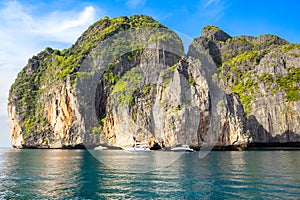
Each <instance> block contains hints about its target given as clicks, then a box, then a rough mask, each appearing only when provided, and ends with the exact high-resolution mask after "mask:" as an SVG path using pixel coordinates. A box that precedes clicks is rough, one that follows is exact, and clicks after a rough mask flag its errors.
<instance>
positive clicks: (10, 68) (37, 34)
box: [0, 1, 103, 128]
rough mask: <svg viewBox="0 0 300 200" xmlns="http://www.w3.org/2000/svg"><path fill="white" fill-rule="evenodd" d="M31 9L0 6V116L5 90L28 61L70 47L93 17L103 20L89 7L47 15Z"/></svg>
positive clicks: (17, 4)
mask: <svg viewBox="0 0 300 200" xmlns="http://www.w3.org/2000/svg"><path fill="white" fill-rule="evenodd" d="M31 9H35V10H31ZM31 9H30V8H28V6H25V5H23V4H21V3H20V2H18V1H7V2H5V3H1V4H0V41H1V45H0V116H7V111H6V105H7V98H8V91H9V87H10V85H11V84H12V83H13V81H14V79H15V78H16V76H17V73H18V72H19V71H20V70H21V68H22V67H23V66H25V64H26V63H27V60H28V58H30V57H32V55H34V54H36V53H38V52H39V51H41V50H43V49H44V48H45V47H46V46H52V44H57V45H58V46H60V47H61V46H64V48H66V47H68V46H70V45H71V44H72V43H74V42H75V41H76V39H77V38H78V37H79V36H80V35H81V33H82V32H83V31H84V30H86V28H87V27H88V26H89V25H91V24H92V23H93V22H94V21H95V18H96V14H98V16H99V15H100V16H101V15H102V16H103V14H102V13H96V9H95V8H94V7H92V6H86V7H83V8H82V9H81V10H79V11H78V10H69V11H52V12H50V13H49V12H43V11H39V7H38V6H36V7H31ZM100 12H101V11H100ZM33 13H35V14H33ZM37 13H38V14H37ZM52 47H53V46H52ZM54 48H57V47H55V46H54ZM2 123H3V122H2V121H0V127H2V128H3V126H5V125H3V124H2Z"/></svg>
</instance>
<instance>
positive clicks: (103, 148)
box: [94, 146, 107, 150]
mask: <svg viewBox="0 0 300 200" xmlns="http://www.w3.org/2000/svg"><path fill="white" fill-rule="evenodd" d="M94 150H107V147H103V146H98V147H96V148H94Z"/></svg>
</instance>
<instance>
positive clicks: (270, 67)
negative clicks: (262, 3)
mask: <svg viewBox="0 0 300 200" xmlns="http://www.w3.org/2000/svg"><path fill="white" fill-rule="evenodd" d="M299 110H300V45H299V44H292V43H289V42H287V41H286V40H284V39H282V38H279V37H277V36H275V35H270V34H265V35H261V36H259V37H251V36H238V37H231V36H230V35H228V34H227V33H225V32H224V31H222V30H221V29H220V28H218V27H215V26H206V27H204V28H203V30H202V33H201V35H200V37H199V38H195V39H194V40H193V42H192V43H191V44H190V46H189V49H188V52H186V53H185V52H184V45H183V42H182V41H181V39H180V37H178V36H177V34H176V33H175V32H174V31H172V30H170V29H168V28H167V27H165V26H164V25H162V24H160V23H159V22H157V21H155V20H154V19H152V18H151V17H148V16H143V15H134V16H131V17H119V18H108V17H104V18H102V19H101V20H99V21H98V22H96V23H95V24H93V25H92V26H90V27H89V28H88V30H86V31H85V32H84V33H83V34H82V36H81V37H80V38H79V39H78V40H77V41H76V43H75V44H74V45H72V46H71V47H70V48H69V49H65V50H62V51H60V50H54V49H51V48H46V49H45V50H44V51H42V52H40V53H39V54H38V55H36V56H33V57H32V58H30V59H29V61H28V64H27V65H26V66H25V67H24V68H23V69H22V70H21V72H19V74H18V77H17V79H16V80H15V82H14V84H13V85H12V86H11V89H10V94H9V101H8V113H9V118H10V127H11V133H10V135H11V144H12V146H13V147H15V148H93V147H96V146H99V145H107V146H113V147H128V146H132V145H133V144H134V143H135V142H146V143H147V144H149V147H157V148H160V147H171V146H175V145H177V144H188V145H190V146H192V147H194V148H199V147H200V146H202V145H205V144H211V145H214V146H215V147H216V148H219V149H223V148H225V149H226V148H247V147H251V146H268V145H275V146H276V145H278V146H293V145H296V146H297V144H299V143H300V115H299V112H298V111H299Z"/></svg>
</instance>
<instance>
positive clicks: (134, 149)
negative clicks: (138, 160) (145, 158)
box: [124, 143, 150, 152]
mask: <svg viewBox="0 0 300 200" xmlns="http://www.w3.org/2000/svg"><path fill="white" fill-rule="evenodd" d="M124 150H125V151H128V152H150V149H149V148H147V147H144V146H142V145H141V144H139V143H137V144H135V146H134V147H131V148H125V149H124Z"/></svg>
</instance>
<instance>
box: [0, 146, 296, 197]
mask: <svg viewBox="0 0 300 200" xmlns="http://www.w3.org/2000/svg"><path fill="white" fill-rule="evenodd" d="M164 160H166V162H165V163H164V162H163V161H164ZM149 166H150V167H149ZM127 198H128V199H300V151H244V152H238V151H232V152H230V151H219V152H210V153H209V154H208V155H207V156H206V157H204V158H199V154H198V153H184V154H180V155H179V154H176V153H174V152H163V151H157V152H150V153H139V154H136V153H131V154H129V153H124V152H122V151H97V152H96V151H91V152H89V151H87V150H17V149H0V199H127Z"/></svg>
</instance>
